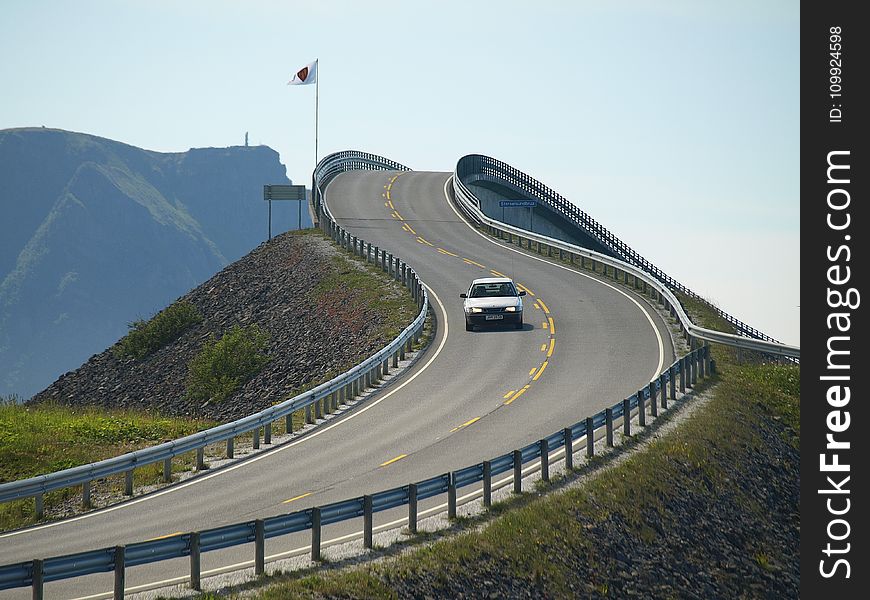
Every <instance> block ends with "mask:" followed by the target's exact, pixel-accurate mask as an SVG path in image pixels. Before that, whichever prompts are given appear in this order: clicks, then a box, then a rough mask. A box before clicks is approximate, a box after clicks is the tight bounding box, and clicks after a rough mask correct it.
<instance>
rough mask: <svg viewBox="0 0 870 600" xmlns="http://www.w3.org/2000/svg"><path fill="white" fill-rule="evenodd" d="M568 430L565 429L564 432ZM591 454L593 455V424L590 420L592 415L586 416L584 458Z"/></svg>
mask: <svg viewBox="0 0 870 600" xmlns="http://www.w3.org/2000/svg"><path fill="white" fill-rule="evenodd" d="M569 431H571V430H570V429H566V430H565V433H567V432H569ZM566 452H567V450H566ZM593 456H595V425H594V424H593V422H592V417H586V458H592V457H593Z"/></svg>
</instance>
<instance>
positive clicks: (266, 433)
mask: <svg viewBox="0 0 870 600" xmlns="http://www.w3.org/2000/svg"><path fill="white" fill-rule="evenodd" d="M263 443H264V444H271V443H272V423H271V421H270V422H269V423H266V425H265V426H264V427H263Z"/></svg>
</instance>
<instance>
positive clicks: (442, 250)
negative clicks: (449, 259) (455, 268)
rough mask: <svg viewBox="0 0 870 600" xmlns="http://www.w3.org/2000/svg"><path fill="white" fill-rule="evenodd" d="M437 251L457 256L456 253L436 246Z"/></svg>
mask: <svg viewBox="0 0 870 600" xmlns="http://www.w3.org/2000/svg"><path fill="white" fill-rule="evenodd" d="M438 252H440V253H441V254H446V255H447V256H459V255H458V254H453V253H452V252H449V251H447V250H445V249H444V248H438Z"/></svg>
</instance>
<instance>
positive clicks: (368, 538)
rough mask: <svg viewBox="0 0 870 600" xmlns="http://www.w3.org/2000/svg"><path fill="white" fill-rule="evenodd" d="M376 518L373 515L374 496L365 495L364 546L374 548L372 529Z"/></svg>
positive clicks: (369, 548)
mask: <svg viewBox="0 0 870 600" xmlns="http://www.w3.org/2000/svg"><path fill="white" fill-rule="evenodd" d="M373 529H374V518H373V517H372V497H371V496H363V548H366V549H368V550H371V548H372V530H373Z"/></svg>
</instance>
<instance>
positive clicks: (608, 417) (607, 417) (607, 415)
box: [604, 408, 613, 448]
mask: <svg viewBox="0 0 870 600" xmlns="http://www.w3.org/2000/svg"><path fill="white" fill-rule="evenodd" d="M604 427H605V430H606V432H607V447H608V448H613V409H612V408H605V409H604Z"/></svg>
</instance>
